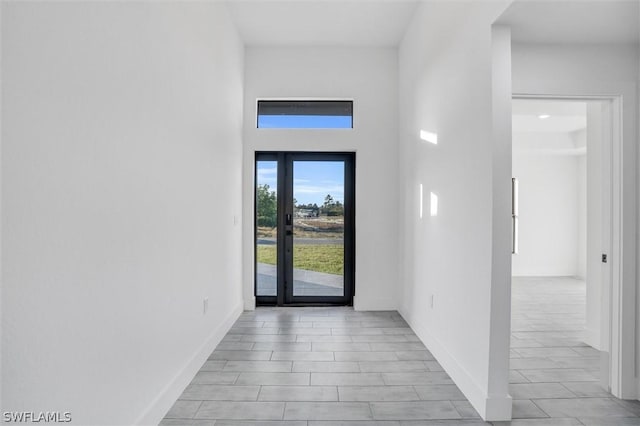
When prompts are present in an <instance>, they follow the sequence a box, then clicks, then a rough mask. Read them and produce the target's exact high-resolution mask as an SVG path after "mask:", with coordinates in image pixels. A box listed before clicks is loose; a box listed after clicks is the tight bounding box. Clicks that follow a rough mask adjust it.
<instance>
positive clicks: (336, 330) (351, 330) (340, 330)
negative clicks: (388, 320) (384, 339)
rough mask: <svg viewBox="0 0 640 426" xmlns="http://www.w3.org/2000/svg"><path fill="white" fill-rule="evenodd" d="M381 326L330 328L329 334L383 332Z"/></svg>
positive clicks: (350, 334)
mask: <svg viewBox="0 0 640 426" xmlns="http://www.w3.org/2000/svg"><path fill="white" fill-rule="evenodd" d="M382 330H384V329H383V328H334V329H332V330H331V334H332V335H334V336H359V335H360V336H361V335H376V334H385V333H384V332H383V331H382Z"/></svg>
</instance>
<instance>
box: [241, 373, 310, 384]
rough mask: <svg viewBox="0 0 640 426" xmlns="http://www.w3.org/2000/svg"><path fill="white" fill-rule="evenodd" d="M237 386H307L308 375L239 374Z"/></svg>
mask: <svg viewBox="0 0 640 426" xmlns="http://www.w3.org/2000/svg"><path fill="white" fill-rule="evenodd" d="M236 384H237V385H263V386H269V385H273V386H275V385H285V386H289V385H291V386H295V385H309V373H240V376H239V377H238V380H237V381H236Z"/></svg>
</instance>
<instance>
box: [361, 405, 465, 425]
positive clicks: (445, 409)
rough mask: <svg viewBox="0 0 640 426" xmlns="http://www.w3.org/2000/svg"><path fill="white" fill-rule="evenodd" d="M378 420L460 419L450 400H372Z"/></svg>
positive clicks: (374, 415) (372, 408) (372, 407)
mask: <svg viewBox="0 0 640 426" xmlns="http://www.w3.org/2000/svg"><path fill="white" fill-rule="evenodd" d="M371 411H372V412H373V418H374V419H376V420H423V419H424V420H426V419H460V418H461V416H460V414H458V412H457V411H456V409H455V407H454V406H453V404H452V403H451V402H450V401H420V402H372V403H371Z"/></svg>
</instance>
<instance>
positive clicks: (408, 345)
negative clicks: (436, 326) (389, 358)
mask: <svg viewBox="0 0 640 426" xmlns="http://www.w3.org/2000/svg"><path fill="white" fill-rule="evenodd" d="M369 344H370V345H371V350H372V351H380V352H383V351H424V350H426V348H425V347H424V345H423V344H422V343H421V342H397V343H379V342H373V343H369Z"/></svg>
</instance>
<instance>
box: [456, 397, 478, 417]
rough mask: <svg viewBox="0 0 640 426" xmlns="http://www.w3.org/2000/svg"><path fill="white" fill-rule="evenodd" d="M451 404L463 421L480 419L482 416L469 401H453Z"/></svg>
mask: <svg viewBox="0 0 640 426" xmlns="http://www.w3.org/2000/svg"><path fill="white" fill-rule="evenodd" d="M451 403H452V404H453V406H454V407H455V408H456V411H457V412H458V414H460V417H462V418H463V419H480V414H478V412H477V411H476V409H475V408H473V406H472V405H471V403H470V402H469V401H466V400H465V401H451Z"/></svg>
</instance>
